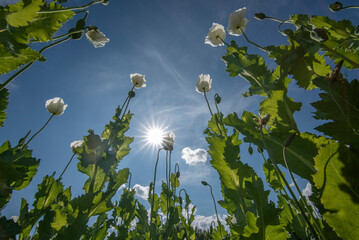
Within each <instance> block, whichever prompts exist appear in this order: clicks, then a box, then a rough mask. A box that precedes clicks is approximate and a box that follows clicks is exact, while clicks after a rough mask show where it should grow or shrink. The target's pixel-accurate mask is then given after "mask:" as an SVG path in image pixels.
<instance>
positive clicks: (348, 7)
mask: <svg viewBox="0 0 359 240" xmlns="http://www.w3.org/2000/svg"><path fill="white" fill-rule="evenodd" d="M350 8H359V6H347V7H342V8H341V9H340V10H343V9H350Z"/></svg>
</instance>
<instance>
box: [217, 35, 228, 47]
mask: <svg viewBox="0 0 359 240" xmlns="http://www.w3.org/2000/svg"><path fill="white" fill-rule="evenodd" d="M217 38H218V39H219V40H221V42H223V43H224V44H225V45H226V46H227V47H230V45H229V44H228V43H227V42H225V41H224V40H223V39H222V38H221V37H217Z"/></svg>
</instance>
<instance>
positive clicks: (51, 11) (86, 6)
mask: <svg viewBox="0 0 359 240" xmlns="http://www.w3.org/2000/svg"><path fill="white" fill-rule="evenodd" d="M102 2H104V0H97V1H93V2H90V3H88V4H86V5H84V6H80V7H72V8H63V9H57V10H49V11H39V12H36V13H37V14H45V13H57V12H66V11H73V10H82V9H86V8H88V7H89V6H91V5H93V4H97V3H102Z"/></svg>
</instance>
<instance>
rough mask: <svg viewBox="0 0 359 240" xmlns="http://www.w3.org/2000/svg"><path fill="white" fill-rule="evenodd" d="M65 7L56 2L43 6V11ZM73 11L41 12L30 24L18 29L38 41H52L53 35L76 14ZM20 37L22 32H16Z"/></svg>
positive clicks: (27, 36)
mask: <svg viewBox="0 0 359 240" xmlns="http://www.w3.org/2000/svg"><path fill="white" fill-rule="evenodd" d="M62 8H63V7H62V6H61V5H59V4H56V3H55V2H51V3H50V4H48V5H44V6H43V7H42V9H41V10H42V11H55V10H58V9H62ZM74 14H75V13H74V12H73V11H62V12H53V13H40V14H37V17H36V18H35V19H34V20H33V21H32V22H31V24H29V25H28V26H25V27H22V28H19V29H18V31H19V32H21V33H25V34H26V38H27V39H34V40H36V41H41V42H45V41H52V36H53V34H54V33H55V32H57V31H58V30H59V29H60V27H61V26H62V24H64V23H65V22H67V21H68V20H69V19H71V18H72V17H73V16H74ZM14 35H16V36H17V37H18V38H20V35H21V34H17V33H14Z"/></svg>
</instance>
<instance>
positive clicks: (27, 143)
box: [21, 114, 55, 151]
mask: <svg viewBox="0 0 359 240" xmlns="http://www.w3.org/2000/svg"><path fill="white" fill-rule="evenodd" d="M54 116H55V114H52V115H51V117H50V118H49V120H47V122H46V123H45V125H44V126H42V128H40V130H39V131H37V132H36V133H35V134H34V135H33V136H32V137H31V138H30V139H29V140H28V141H27V142H26V143H25V145H24V146H23V147H22V148H21V151H22V150H24V149H25V148H26V147H27V145H29V143H30V142H31V140H32V139H34V137H36V135H37V134H39V133H40V132H41V131H42V130H43V129H44V128H45V127H46V126H47V124H49V122H50V121H51V119H52V118H53V117H54Z"/></svg>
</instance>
